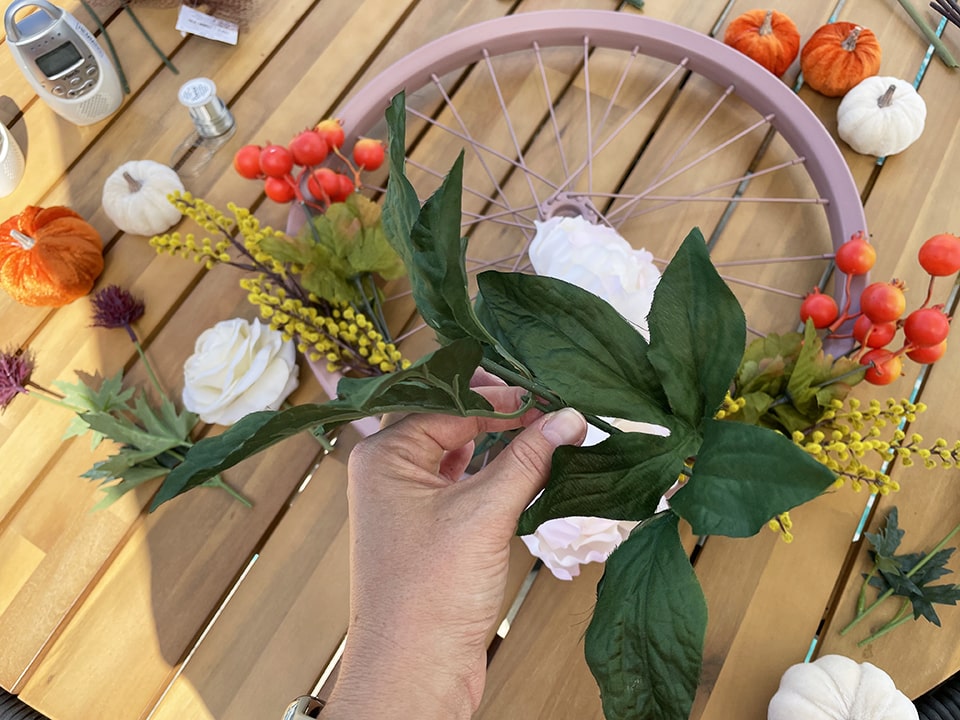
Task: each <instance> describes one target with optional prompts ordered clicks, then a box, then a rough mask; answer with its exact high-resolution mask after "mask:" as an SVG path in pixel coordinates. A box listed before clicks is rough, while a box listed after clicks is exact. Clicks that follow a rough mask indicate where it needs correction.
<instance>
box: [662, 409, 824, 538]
mask: <svg viewBox="0 0 960 720" xmlns="http://www.w3.org/2000/svg"><path fill="white" fill-rule="evenodd" d="M835 479H836V476H835V475H834V474H833V472H832V471H831V470H830V469H829V468H827V467H826V466H825V465H823V464H821V463H819V462H817V461H816V460H815V459H814V458H813V457H812V456H811V455H809V454H808V453H806V452H804V451H803V450H801V449H800V448H799V447H797V446H796V445H794V444H793V443H792V442H791V441H790V440H788V439H787V438H785V437H784V436H783V435H780V434H779V433H777V432H774V431H772V430H767V429H766V428H760V427H755V426H753V425H744V424H742V423H731V422H725V421H721V420H707V421H706V423H705V424H704V427H703V445H702V446H701V448H700V452H699V453H698V454H697V459H696V461H695V462H694V465H693V474H692V475H691V477H690V479H689V480H688V481H687V483H686V485H684V487H683V488H681V489H680V490H679V491H678V492H677V493H676V494H675V495H674V496H673V497H672V498H671V500H670V507H672V508H673V509H674V511H675V512H677V513H679V514H680V516H681V517H682V518H683V519H684V520H686V521H687V522H689V523H690V525H691V526H692V527H693V532H694V534H697V535H727V536H729V537H747V536H749V535H754V534H755V533H757V532H758V531H759V530H760V528H762V527H763V526H764V525H765V524H766V523H767V522H768V521H769V520H770V518H772V517H774V516H775V515H778V514H780V513H782V512H786V511H787V510H789V509H790V508H792V507H795V506H797V505H800V504H801V503H805V502H807V501H808V500H812V499H813V498H815V497H816V496H817V495H819V494H820V493H822V492H823V491H824V490H826V489H827V488H828V487H830V484H831V483H833V481H834V480H835Z"/></svg>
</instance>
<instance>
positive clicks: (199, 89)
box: [177, 77, 217, 108]
mask: <svg viewBox="0 0 960 720" xmlns="http://www.w3.org/2000/svg"><path fill="white" fill-rule="evenodd" d="M216 96H217V86H216V85H215V84H214V82H213V80H211V79H210V78H205V77H199V78H194V79H193V80H187V82H185V83H184V84H183V85H181V86H180V92H178V93H177V98H178V99H179V100H180V103H181V104H182V105H184V106H186V107H188V108H193V107H200V106H201V105H206V104H207V103H208V102H210V101H211V100H213V98H215V97H216Z"/></svg>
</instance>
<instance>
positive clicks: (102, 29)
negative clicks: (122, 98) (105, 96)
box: [80, 0, 130, 95]
mask: <svg viewBox="0 0 960 720" xmlns="http://www.w3.org/2000/svg"><path fill="white" fill-rule="evenodd" d="M80 3H81V4H82V5H83V9H84V10H86V11H87V12H88V13H89V14H90V17H92V18H93V21H94V22H95V23H96V24H97V27H98V28H100V34H101V35H103V39H104V40H106V41H107V49H109V50H110V57H112V58H113V64H114V65H116V66H117V75H119V76H120V87H121V88H122V89H123V94H124V95H129V94H130V85H129V84H128V83H127V76H126V75H125V74H124V72H123V66H122V65H121V64H120V57H119V56H118V55H117V49H116V48H115V47H113V41H112V40H111V39H110V33H108V32H107V29H106V28H105V27H104V26H103V23H102V22H100V18H99V17H98V16H97V14H96V13H95V12H94V11H93V8H92V7H90V6H89V5H88V4H87V0H80Z"/></svg>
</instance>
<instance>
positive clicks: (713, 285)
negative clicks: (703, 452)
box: [647, 228, 746, 427]
mask: <svg viewBox="0 0 960 720" xmlns="http://www.w3.org/2000/svg"><path fill="white" fill-rule="evenodd" d="M647 322H648V323H649V325H650V353H649V355H648V357H649V358H650V362H651V363H652V364H653V367H654V368H655V369H656V372H657V376H658V377H659V378H660V382H661V384H662V385H663V388H664V390H665V391H666V395H667V398H669V400H670V407H671V408H672V409H673V412H674V414H676V415H677V416H679V417H680V418H682V419H683V420H685V421H687V422H688V423H689V424H690V425H692V426H693V427H697V425H699V424H700V421H701V420H702V419H703V418H710V417H713V415H714V414H715V413H716V411H717V409H718V408H719V407H720V404H721V403H722V402H723V398H724V396H725V395H726V393H727V391H728V390H729V389H730V383H731V380H732V379H733V376H734V373H736V371H737V367H739V365H740V358H741V357H742V356H743V348H744V344H745V343H746V320H745V319H744V316H743V310H742V309H741V308H740V304H739V303H738V302H737V299H736V298H735V297H734V296H733V293H732V292H730V288H728V287H727V285H726V283H725V282H724V281H723V279H722V278H721V277H720V275H718V274H717V271H716V269H715V268H714V267H713V263H712V262H711V261H710V254H709V253H708V252H707V247H706V243H705V242H704V239H703V235H701V234H700V231H699V230H698V229H696V228H695V229H694V230H692V231H691V232H690V234H689V235H687V238H686V239H685V240H684V241H683V244H682V245H681V246H680V249H679V250H678V251H677V254H676V255H674V257H673V259H672V260H671V261H670V264H669V265H667V268H666V269H665V270H664V271H663V276H662V277H661V278H660V282H659V283H658V284H657V289H656V291H655V292H654V294H653V305H652V306H651V308H650V314H649V316H648V317H647Z"/></svg>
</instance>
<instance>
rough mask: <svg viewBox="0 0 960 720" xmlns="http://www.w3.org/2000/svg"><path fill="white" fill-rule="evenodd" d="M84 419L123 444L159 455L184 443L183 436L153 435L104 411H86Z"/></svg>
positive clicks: (98, 430) (94, 427)
mask: <svg viewBox="0 0 960 720" xmlns="http://www.w3.org/2000/svg"><path fill="white" fill-rule="evenodd" d="M82 417H83V419H84V421H85V422H86V423H87V424H88V425H89V426H90V427H91V428H92V429H93V430H96V431H97V432H99V433H103V434H104V435H105V436H106V437H108V438H110V439H111V440H113V441H115V442H118V443H120V444H122V445H131V446H133V447H134V448H136V449H137V450H143V451H146V452H151V453H153V454H154V455H159V454H160V453H162V452H163V451H164V450H170V449H172V448H175V447H177V446H178V445H180V444H182V443H183V438H175V437H169V436H164V435H153V434H151V433H150V432H148V431H146V430H143V429H141V428H139V427H136V426H134V425H132V424H131V423H130V422H129V421H123V420H118V419H117V418H115V417H113V416H112V415H107V414H106V413H102V412H91V413H84V414H83V415H82Z"/></svg>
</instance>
